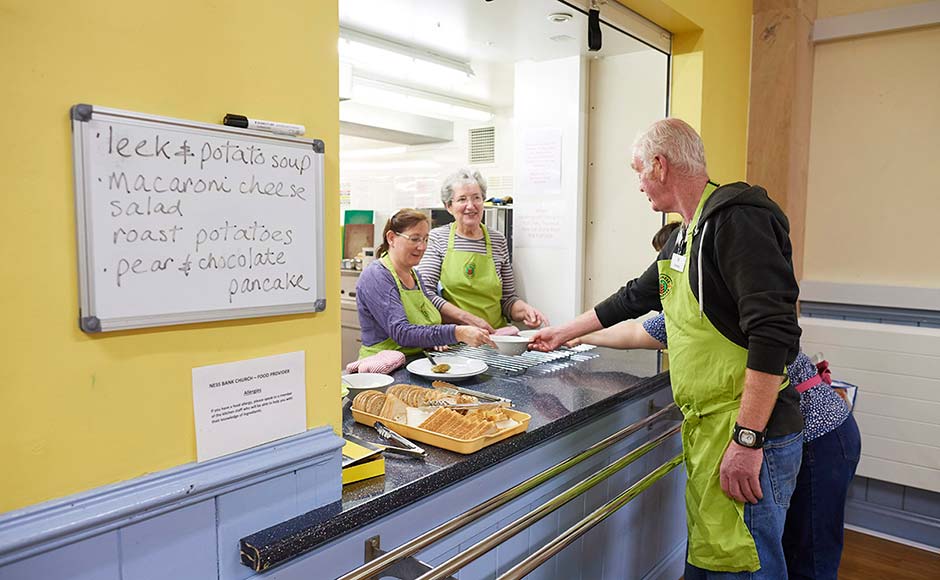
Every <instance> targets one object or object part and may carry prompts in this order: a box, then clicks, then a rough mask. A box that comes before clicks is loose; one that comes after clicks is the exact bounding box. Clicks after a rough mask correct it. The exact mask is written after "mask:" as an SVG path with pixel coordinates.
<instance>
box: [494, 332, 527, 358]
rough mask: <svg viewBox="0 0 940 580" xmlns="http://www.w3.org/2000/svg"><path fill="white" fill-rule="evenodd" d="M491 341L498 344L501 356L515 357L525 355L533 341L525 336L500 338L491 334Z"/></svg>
mask: <svg viewBox="0 0 940 580" xmlns="http://www.w3.org/2000/svg"><path fill="white" fill-rule="evenodd" d="M490 340H492V341H493V342H494V343H496V350H498V351H499V354H505V355H508V356H515V355H519V354H522V353H524V352H525V351H526V347H527V346H528V344H529V342H531V340H532V339H531V338H529V337H525V336H500V335H498V334H491V335H490Z"/></svg>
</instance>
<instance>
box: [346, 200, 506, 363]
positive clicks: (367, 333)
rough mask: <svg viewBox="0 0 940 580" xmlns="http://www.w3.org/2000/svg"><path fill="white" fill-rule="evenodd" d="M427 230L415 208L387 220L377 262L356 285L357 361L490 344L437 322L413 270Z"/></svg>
mask: <svg viewBox="0 0 940 580" xmlns="http://www.w3.org/2000/svg"><path fill="white" fill-rule="evenodd" d="M430 227H431V226H430V222H429V220H428V217H427V216H426V215H425V214H423V213H421V212H419V211H416V210H413V209H403V210H400V211H398V212H397V213H396V214H395V215H393V216H392V217H391V218H389V220H388V222H386V224H385V230H384V231H383V232H382V245H381V246H379V249H378V251H377V252H376V256H377V258H378V259H377V260H376V261H374V262H372V263H371V264H369V266H368V267H367V268H366V269H365V270H364V271H363V272H362V275H361V276H359V282H358V283H357V284H356V303H357V307H358V310H359V325H360V326H361V328H362V347H360V349H359V358H360V359H362V358H365V357H367V356H371V355H374V354H377V353H379V352H381V351H383V350H397V351H401V352H403V353H405V354H406V355H409V354H416V353H418V352H421V350H422V349H423V348H429V347H435V346H444V345H447V344H453V343H455V342H465V343H467V344H469V345H470V346H480V345H481V344H490V345H492V344H493V343H492V341H491V340H490V338H489V333H487V332H486V331H485V330H483V329H480V328H477V327H475V326H470V325H456V324H441V313H440V311H438V309H437V307H436V306H435V305H434V304H432V302H431V300H429V298H428V295H426V291H425V288H427V286H424V285H422V283H421V278H420V277H419V276H418V274H417V272H415V270H414V268H415V266H417V265H418V262H420V261H421V256H423V255H424V251H425V250H426V249H427V247H428V230H429V229H430Z"/></svg>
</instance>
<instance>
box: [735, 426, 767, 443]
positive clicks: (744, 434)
mask: <svg viewBox="0 0 940 580" xmlns="http://www.w3.org/2000/svg"><path fill="white" fill-rule="evenodd" d="M766 434H767V430H766V429H764V430H763V431H755V430H753V429H748V428H747V427H742V426H740V425H738V424H737V423H735V424H734V435H733V436H732V440H733V441H734V442H735V443H737V444H738V445H740V446H741V447H747V448H749V449H760V448H761V447H763V446H764V436H765V435H766Z"/></svg>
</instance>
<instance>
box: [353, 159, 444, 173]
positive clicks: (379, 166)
mask: <svg viewBox="0 0 940 580" xmlns="http://www.w3.org/2000/svg"><path fill="white" fill-rule="evenodd" d="M342 168H343V170H345V171H391V170H395V169H425V170H438V169H440V168H441V166H440V164H439V163H435V162H433V161H424V160H421V159H414V160H410V161H409V160H402V161H350V162H347V163H343V164H342Z"/></svg>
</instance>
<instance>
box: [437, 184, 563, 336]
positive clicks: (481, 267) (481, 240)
mask: <svg viewBox="0 0 940 580" xmlns="http://www.w3.org/2000/svg"><path fill="white" fill-rule="evenodd" d="M485 196H486V180H485V179H483V176H481V175H480V172H478V171H471V170H469V169H461V170H459V171H457V172H456V173H454V174H453V175H450V176H449V177H448V178H447V179H445V180H444V185H443V186H442V187H441V201H442V202H444V208H446V209H447V211H448V212H449V213H450V214H451V215H452V216H454V222H453V223H451V224H447V225H444V226H441V227H438V228H434V229H433V230H431V233H430V237H429V240H428V251H427V252H425V254H424V257H423V258H422V259H421V263H420V264H419V265H418V271H419V272H421V276H422V278H424V282H425V284H427V286H428V287H429V288H437V284H438V282H440V284H441V287H442V288H443V296H437V295H435V296H432V297H431V301H432V302H433V303H434V305H435V306H436V307H437V308H438V310H440V312H441V314H442V315H443V317H444V320H447V321H452V322H458V323H462V324H469V325H473V326H476V327H479V328H482V329H485V330H487V331H489V332H493V331H494V330H495V329H498V328H500V327H503V326H506V325H507V324H509V322H510V321H521V322H523V323H525V325H526V326H529V327H531V328H537V327H539V326H542V325H543V324H548V321H547V320H546V319H545V316H544V315H543V314H542V313H541V312H539V311H538V310H537V309H536V308H533V307H532V306H531V305H529V304H527V303H526V302H525V301H524V300H522V299H521V298H519V295H518V294H516V283H515V277H514V276H513V272H512V263H511V262H510V260H509V246H508V244H507V243H506V237H505V236H504V235H503V234H502V233H500V232H498V231H496V230H490V229H488V228H487V227H486V226H485V225H483V223H482V222H483V200H484V198H485Z"/></svg>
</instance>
